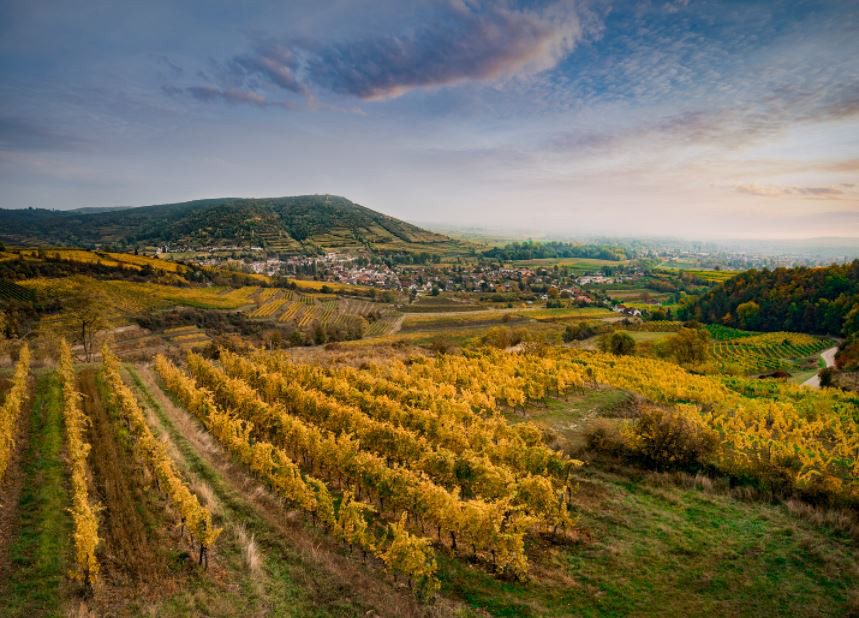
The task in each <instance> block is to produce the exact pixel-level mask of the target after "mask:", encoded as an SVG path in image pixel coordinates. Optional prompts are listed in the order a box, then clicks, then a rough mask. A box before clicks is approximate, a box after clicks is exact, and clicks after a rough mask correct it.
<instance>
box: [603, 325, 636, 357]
mask: <svg viewBox="0 0 859 618" xmlns="http://www.w3.org/2000/svg"><path fill="white" fill-rule="evenodd" d="M599 348H600V350H601V351H603V352H610V353H611V354H617V355H618V356H623V355H629V354H635V339H633V338H632V336H631V335H630V334H629V333H624V332H623V331H618V330H616V331H613V332H610V333H604V334H603V335H602V336H601V337H600V341H599Z"/></svg>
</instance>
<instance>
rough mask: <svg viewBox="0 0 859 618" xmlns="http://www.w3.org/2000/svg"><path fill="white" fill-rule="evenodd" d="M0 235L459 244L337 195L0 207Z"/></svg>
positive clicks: (77, 240)
mask: <svg viewBox="0 0 859 618" xmlns="http://www.w3.org/2000/svg"><path fill="white" fill-rule="evenodd" d="M0 241H3V242H5V243H8V244H20V245H62V246H82V247H103V246H112V247H117V248H126V249H130V248H138V247H139V248H144V247H153V246H164V245H168V246H171V247H174V248H175V247H187V248H189V249H201V248H207V247H235V248H251V247H262V248H263V249H265V250H267V251H269V252H272V253H287V254H288V253H308V252H311V253H318V252H319V251H371V252H381V253H386V252H397V251H408V252H421V251H426V252H431V253H435V252H439V251H442V250H445V249H450V248H453V247H456V246H459V243H458V241H454V240H452V239H450V238H448V237H447V236H443V235H441V234H436V233H434V232H429V231H427V230H424V229H422V228H419V227H417V226H415V225H412V224H410V223H406V222H405V221H401V220H399V219H396V218H394V217H390V216H388V215H384V214H382V213H379V212H376V211H374V210H371V209H369V208H366V207H364V206H361V205H359V204H355V203H354V202H352V201H350V200H348V199H346V198H345V197H340V196H336V195H299V196H293V197H271V198H235V197H224V198H213V199H204V200H194V201H191V202H180V203H175V204H157V205H152V206H140V207H116V208H111V207H108V208H79V209H75V210H66V211H62V210H46V209H23V210H4V209H0Z"/></svg>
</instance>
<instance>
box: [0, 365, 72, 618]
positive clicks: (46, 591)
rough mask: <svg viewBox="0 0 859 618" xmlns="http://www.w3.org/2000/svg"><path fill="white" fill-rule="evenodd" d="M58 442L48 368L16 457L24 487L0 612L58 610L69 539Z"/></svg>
mask: <svg viewBox="0 0 859 618" xmlns="http://www.w3.org/2000/svg"><path fill="white" fill-rule="evenodd" d="M63 443H64V433H63V403H62V390H61V388H60V383H59V379H58V378H57V375H56V374H55V373H53V372H50V373H43V374H41V375H39V376H38V377H37V380H36V388H35V398H34V401H33V404H32V424H31V426H30V436H29V446H28V449H27V451H26V452H25V453H24V457H23V461H22V466H23V473H24V489H23V491H22V493H21V498H20V502H19V507H18V521H17V522H16V525H15V528H14V530H15V537H14V538H13V540H12V544H11V547H10V553H11V557H12V564H13V568H12V574H11V575H10V577H9V578H8V580H7V581H5V582H2V583H0V598H2V599H4V601H3V603H4V608H3V615H4V616H27V615H29V616H33V615H39V616H53V615H59V614H60V613H61V608H60V605H61V599H62V594H63V591H64V589H65V587H66V584H65V576H66V572H67V571H68V569H69V561H70V560H71V555H70V552H71V543H72V537H71V532H72V525H71V518H70V516H69V514H68V512H67V508H68V507H69V506H70V498H69V493H68V487H67V476H66V470H65V464H64V461H63Z"/></svg>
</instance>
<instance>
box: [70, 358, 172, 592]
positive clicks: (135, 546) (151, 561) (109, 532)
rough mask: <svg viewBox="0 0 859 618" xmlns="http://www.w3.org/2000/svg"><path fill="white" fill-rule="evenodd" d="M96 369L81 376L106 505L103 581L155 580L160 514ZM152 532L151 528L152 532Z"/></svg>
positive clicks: (160, 562) (161, 567)
mask: <svg viewBox="0 0 859 618" xmlns="http://www.w3.org/2000/svg"><path fill="white" fill-rule="evenodd" d="M96 375H97V373H96V370H95V369H93V368H89V369H84V370H83V371H81V372H80V374H79V376H78V388H79V389H80V392H81V395H82V397H83V398H82V405H83V408H84V411H85V413H86V415H87V416H88V417H89V419H90V421H91V423H92V424H91V427H90V436H89V438H90V444H91V445H92V450H91V451H90V454H89V465H90V468H91V470H92V473H93V477H94V485H95V489H96V492H97V496H98V502H100V504H101V507H102V510H101V512H100V517H99V519H100V522H99V535H100V536H101V537H102V543H101V547H100V556H99V558H100V563H101V566H102V571H103V580H104V581H105V582H106V583H109V584H112V585H121V586H128V585H132V586H134V585H142V584H144V583H145V584H146V585H152V584H153V583H155V582H156V581H157V580H158V578H159V574H160V573H163V572H164V571H166V570H167V565H166V564H165V559H164V557H163V555H162V554H161V553H160V552H157V551H155V550H154V549H153V547H157V546H158V544H160V540H159V539H154V538H151V537H153V536H155V535H156V531H157V530H158V526H157V525H153V524H154V522H158V521H159V517H158V515H157V514H156V512H154V511H153V510H152V505H150V501H149V500H148V499H147V497H146V495H145V493H144V492H145V489H144V487H143V485H142V476H141V471H140V468H139V467H138V465H137V464H136V463H135V462H134V461H133V459H132V458H131V457H129V455H130V453H129V452H128V449H127V448H126V447H125V446H124V445H123V444H121V443H120V442H119V440H118V436H117V432H116V428H115V427H114V423H113V421H112V420H111V418H110V415H109V414H108V411H107V409H106V408H105V405H104V402H103V401H102V399H101V393H100V392H99V388H98V384H97V382H96ZM150 531H151V532H150Z"/></svg>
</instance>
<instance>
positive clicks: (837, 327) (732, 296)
mask: <svg viewBox="0 0 859 618" xmlns="http://www.w3.org/2000/svg"><path fill="white" fill-rule="evenodd" d="M857 307H859V260H854V261H853V262H852V263H850V264H833V265H832V266H827V267H824V268H807V267H799V268H776V269H774V270H749V271H746V272H744V273H740V274H739V275H737V276H736V277H733V278H731V279H729V280H728V281H725V282H724V283H722V284H720V285H719V286H717V287H715V288H713V289H712V290H710V291H709V292H707V293H706V294H704V295H703V296H701V297H700V298H698V299H697V300H695V301H694V302H693V303H692V304H690V305H689V306H687V307H685V308H684V309H683V311H682V312H681V314H682V315H681V317H683V318H685V319H695V320H699V321H706V322H718V323H722V324H724V325H726V326H735V327H739V328H745V329H748V330H763V331H782V330H784V331H799V332H804V333H815V334H822V335H835V336H841V335H843V336H850V335H852V334H854V333H856V332H857V331H859V309H857Z"/></svg>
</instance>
